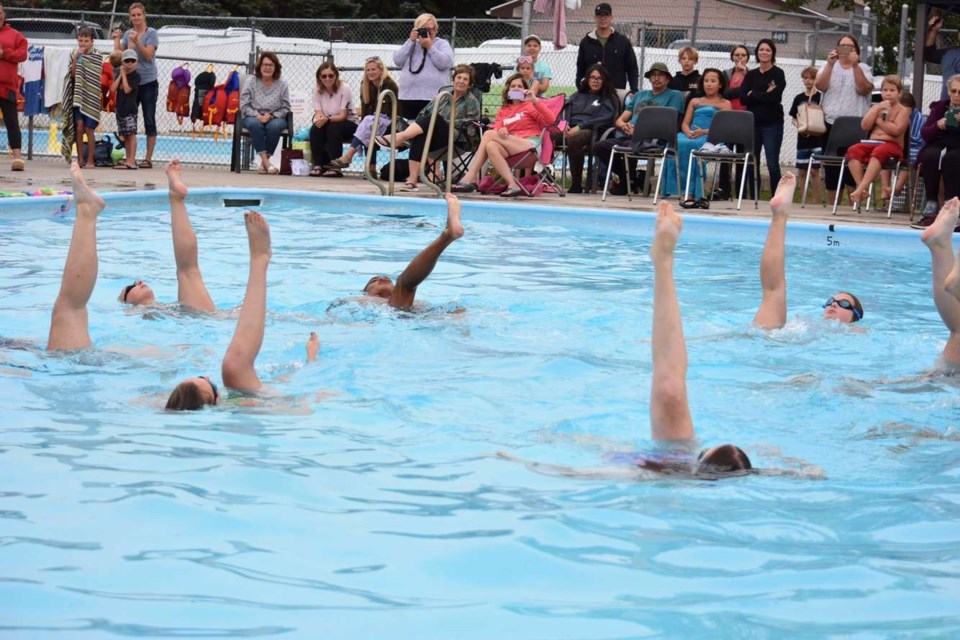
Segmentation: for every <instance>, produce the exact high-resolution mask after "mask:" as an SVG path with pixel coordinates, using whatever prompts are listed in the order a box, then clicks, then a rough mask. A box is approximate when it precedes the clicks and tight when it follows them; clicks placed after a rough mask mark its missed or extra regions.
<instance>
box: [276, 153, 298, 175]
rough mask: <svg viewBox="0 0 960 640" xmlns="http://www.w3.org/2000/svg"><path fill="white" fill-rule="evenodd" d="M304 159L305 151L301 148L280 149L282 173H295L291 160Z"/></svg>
mask: <svg viewBox="0 0 960 640" xmlns="http://www.w3.org/2000/svg"><path fill="white" fill-rule="evenodd" d="M294 159H296V160H303V151H302V150H301V149H281V150H280V175H282V176H289V175H292V174H293V169H292V168H291V167H290V161H291V160H294Z"/></svg>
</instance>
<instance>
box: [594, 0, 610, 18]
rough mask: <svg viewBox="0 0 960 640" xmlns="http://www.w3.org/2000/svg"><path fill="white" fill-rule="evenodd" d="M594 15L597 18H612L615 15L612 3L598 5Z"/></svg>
mask: <svg viewBox="0 0 960 640" xmlns="http://www.w3.org/2000/svg"><path fill="white" fill-rule="evenodd" d="M593 15H595V16H612V15H613V9H611V8H610V3H608V2H601V3H600V4H598V5H597V7H596V8H595V9H594V10H593Z"/></svg>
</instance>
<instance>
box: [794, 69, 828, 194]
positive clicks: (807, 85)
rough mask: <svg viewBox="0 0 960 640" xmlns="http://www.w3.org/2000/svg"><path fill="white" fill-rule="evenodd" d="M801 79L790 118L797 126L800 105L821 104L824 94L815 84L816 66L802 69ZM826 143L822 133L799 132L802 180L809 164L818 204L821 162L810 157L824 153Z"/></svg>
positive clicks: (798, 142)
mask: <svg viewBox="0 0 960 640" xmlns="http://www.w3.org/2000/svg"><path fill="white" fill-rule="evenodd" d="M800 80H801V81H803V91H801V92H800V93H798V94H797V95H796V96H795V97H794V98H793V104H792V105H791V106H790V118H792V121H793V126H794V127H796V126H797V114H799V113H800V105H802V104H820V100H821V99H822V98H823V94H822V93H820V92H819V91H818V90H817V87H816V86H814V84H815V83H816V81H817V68H816V67H807V68H806V69H804V70H803V71H801V72H800ZM826 143H827V142H826V137H825V136H824V135H822V134H821V135H818V136H814V135H808V134H802V133H797V169H798V170H799V172H800V182H804V181H805V180H806V179H807V166H808V165H809V167H810V179H811V181H812V182H813V201H814V202H815V203H817V204H820V203H821V191H820V163H819V162H817V161H816V160H814V161H813V163H812V164H811V163H810V157H811V156H813V155H817V154H820V153H823V148H824V146H825V145H826Z"/></svg>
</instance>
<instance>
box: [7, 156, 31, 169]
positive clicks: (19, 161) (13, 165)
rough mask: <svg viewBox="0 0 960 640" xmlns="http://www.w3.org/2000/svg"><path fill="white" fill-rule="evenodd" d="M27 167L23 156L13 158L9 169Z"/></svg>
mask: <svg viewBox="0 0 960 640" xmlns="http://www.w3.org/2000/svg"><path fill="white" fill-rule="evenodd" d="M26 168H27V163H26V162H24V161H23V158H14V159H13V162H11V163H10V171H23V170H24V169H26Z"/></svg>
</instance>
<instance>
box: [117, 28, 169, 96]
mask: <svg viewBox="0 0 960 640" xmlns="http://www.w3.org/2000/svg"><path fill="white" fill-rule="evenodd" d="M131 31H132V29H128V30H127V31H126V32H125V33H124V34H123V37H122V38H120V49H121V50H123V49H132V48H133V47H131V46H130V32H131ZM140 44H141V45H143V46H144V47H149V46H151V45H152V46H154V47H156V49H154V51H153V59H152V60H149V61H148V60H147V59H146V58H144V57H143V56H139V58H140V59H139V60H137V73H139V74H140V84H147V83H148V82H153V81H155V80H157V78H158V73H157V51H159V50H160V34H159V33H157V30H156V29H154V28H153V27H147V30H146V32H145V33H144V34H143V36H141V37H140ZM137 54H138V55H139V54H140V50H139V49H137Z"/></svg>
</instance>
